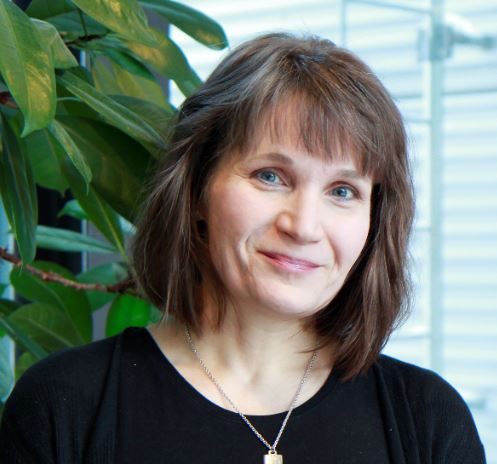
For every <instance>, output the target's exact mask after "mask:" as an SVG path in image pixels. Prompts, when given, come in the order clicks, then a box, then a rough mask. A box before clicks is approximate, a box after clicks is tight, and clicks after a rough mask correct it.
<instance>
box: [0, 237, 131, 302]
mask: <svg viewBox="0 0 497 464" xmlns="http://www.w3.org/2000/svg"><path fill="white" fill-rule="evenodd" d="M0 258H1V259H3V260H5V261H8V262H9V263H12V264H13V265H14V266H15V267H21V268H22V269H25V270H26V271H28V272H30V273H31V274H33V275H35V276H37V277H39V278H40V279H41V280H44V281H45V282H57V283H59V284H62V285H64V286H65V287H71V288H75V289H76V290H93V291H99V292H106V293H121V294H124V293H127V294H130V295H136V292H134V291H133V290H134V288H135V282H134V281H133V279H126V280H122V281H121V282H118V283H116V284H111V285H104V284H96V283H95V284H85V283H81V282H76V281H74V280H71V279H66V278H65V277H62V276H61V275H59V274H56V273H55V272H50V271H42V270H41V269H37V268H35V267H34V266H31V265H29V264H23V263H22V261H21V260H20V259H19V258H18V257H17V256H15V255H13V254H11V253H9V252H8V251H7V249H6V248H2V247H0Z"/></svg>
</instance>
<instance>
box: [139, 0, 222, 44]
mask: <svg viewBox="0 0 497 464" xmlns="http://www.w3.org/2000/svg"><path fill="white" fill-rule="evenodd" d="M140 3H141V4H142V5H143V6H144V7H145V8H148V9H150V10H152V11H156V12H157V13H159V14H161V15H162V16H164V17H165V18H166V19H167V20H168V22H169V23H171V24H174V25H175V26H176V27H177V28H179V29H181V30H182V31H183V32H185V33H186V34H188V35H189V36H190V37H193V38H194V39H195V40H197V41H199V42H200V43H202V44H204V45H207V46H208V47H210V48H214V49H216V50H221V49H223V48H225V47H227V46H228V39H227V38H226V34H225V33H224V31H223V28H222V27H221V26H220V25H219V24H218V23H217V22H216V21H214V20H213V19H211V18H209V17H208V16H206V15H205V14H203V13H201V12H200V11H198V10H195V9H193V8H191V7H189V6H186V5H183V4H181V3H177V2H173V1H170V0H140Z"/></svg>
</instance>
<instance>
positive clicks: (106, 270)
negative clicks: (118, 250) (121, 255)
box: [77, 263, 128, 311]
mask: <svg viewBox="0 0 497 464" xmlns="http://www.w3.org/2000/svg"><path fill="white" fill-rule="evenodd" d="M127 278H128V269H127V267H126V265H125V264H123V263H107V264H102V265H101V266H97V267H94V268H92V269H90V270H89V271H86V272H83V273H81V274H78V276H77V279H78V281H79V282H83V283H87V284H91V283H99V284H104V285H111V284H116V283H118V282H121V281H123V280H125V279H127ZM86 294H87V296H88V299H89V300H90V305H91V309H92V311H95V310H97V309H99V308H101V307H102V306H103V305H104V304H107V303H109V302H110V301H112V300H113V299H114V298H115V297H116V295H115V294H114V293H109V292H100V291H93V290H87V292H86Z"/></svg>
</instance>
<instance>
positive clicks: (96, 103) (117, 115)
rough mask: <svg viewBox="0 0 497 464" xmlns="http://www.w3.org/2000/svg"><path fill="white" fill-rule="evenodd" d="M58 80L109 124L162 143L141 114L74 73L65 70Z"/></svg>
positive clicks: (136, 135)
mask: <svg viewBox="0 0 497 464" xmlns="http://www.w3.org/2000/svg"><path fill="white" fill-rule="evenodd" d="M58 81H59V82H60V83H61V85H63V86H64V87H65V88H66V89H67V90H69V91H70V92H71V93H72V94H73V95H76V96H77V97H78V98H80V99H81V100H82V101H84V102H85V103H86V104H87V105H88V106H90V107H91V108H93V109H94V110H95V111H98V112H99V113H100V114H101V115H102V117H104V118H105V119H106V120H107V121H108V122H109V123H110V124H112V125H113V126H115V127H117V128H119V129H121V130H122V131H123V132H124V133H127V134H130V135H131V136H132V137H136V138H138V139H140V140H143V141H144V142H147V143H151V144H154V145H157V146H158V147H160V146H162V145H163V139H162V137H161V135H160V134H158V133H157V132H156V131H155V130H154V129H153V128H152V127H151V126H150V125H149V124H147V123H146V122H144V121H143V119H142V117H141V115H139V114H136V113H134V112H133V111H131V110H129V109H128V108H126V107H124V106H123V105H120V104H119V103H117V102H116V101H114V100H112V99H111V98H109V97H108V96H106V95H104V94H102V93H100V92H98V91H97V90H96V89H95V88H94V87H92V86H91V85H89V84H87V83H86V82H85V81H83V80H82V79H79V78H78V77H76V76H75V75H74V74H71V73H68V72H66V73H65V74H64V77H59V78H58Z"/></svg>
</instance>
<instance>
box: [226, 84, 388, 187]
mask: <svg viewBox="0 0 497 464" xmlns="http://www.w3.org/2000/svg"><path fill="white" fill-rule="evenodd" d="M339 103H340V102H333V101H330V99H325V98H316V96H314V95H308V94H304V93H302V92H301V93H295V92H294V93H293V94H292V93H290V92H286V93H282V92H277V93H273V94H272V95H271V96H270V97H269V98H267V97H266V98H264V101H263V102H258V101H254V102H252V104H247V102H244V104H243V106H242V107H241V108H240V109H239V110H238V111H237V112H236V113H237V114H236V117H233V118H232V119H231V121H236V122H235V123H234V124H233V126H232V127H231V128H229V130H228V134H227V136H226V138H225V145H224V147H223V149H222V151H223V152H224V153H226V154H227V153H237V154H238V155H241V156H245V155H248V154H249V153H253V152H254V151H256V150H257V148H258V145H259V142H260V140H261V139H262V137H263V136H268V137H269V138H270V140H271V141H272V142H274V143H279V142H281V141H284V142H285V143H290V144H292V145H293V146H295V147H296V148H298V149H299V150H303V151H305V152H306V153H307V154H309V155H310V156H313V157H319V158H321V159H324V160H327V161H330V160H331V161H334V160H347V159H351V160H352V161H353V163H354V165H355V167H356V169H357V170H358V172H359V173H360V174H361V175H362V176H368V177H370V178H371V179H373V181H374V182H378V180H379V177H381V175H380V174H381V172H382V171H383V169H382V167H383V164H384V162H385V160H384V159H382V157H381V150H378V149H376V148H377V145H378V144H377V142H376V141H375V140H374V139H375V133H374V131H371V132H370V128H372V125H371V124H369V123H368V121H367V120H361V118H360V117H358V115H357V114H354V112H351V111H346V108H342V107H340V105H339ZM289 138H290V140H289Z"/></svg>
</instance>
